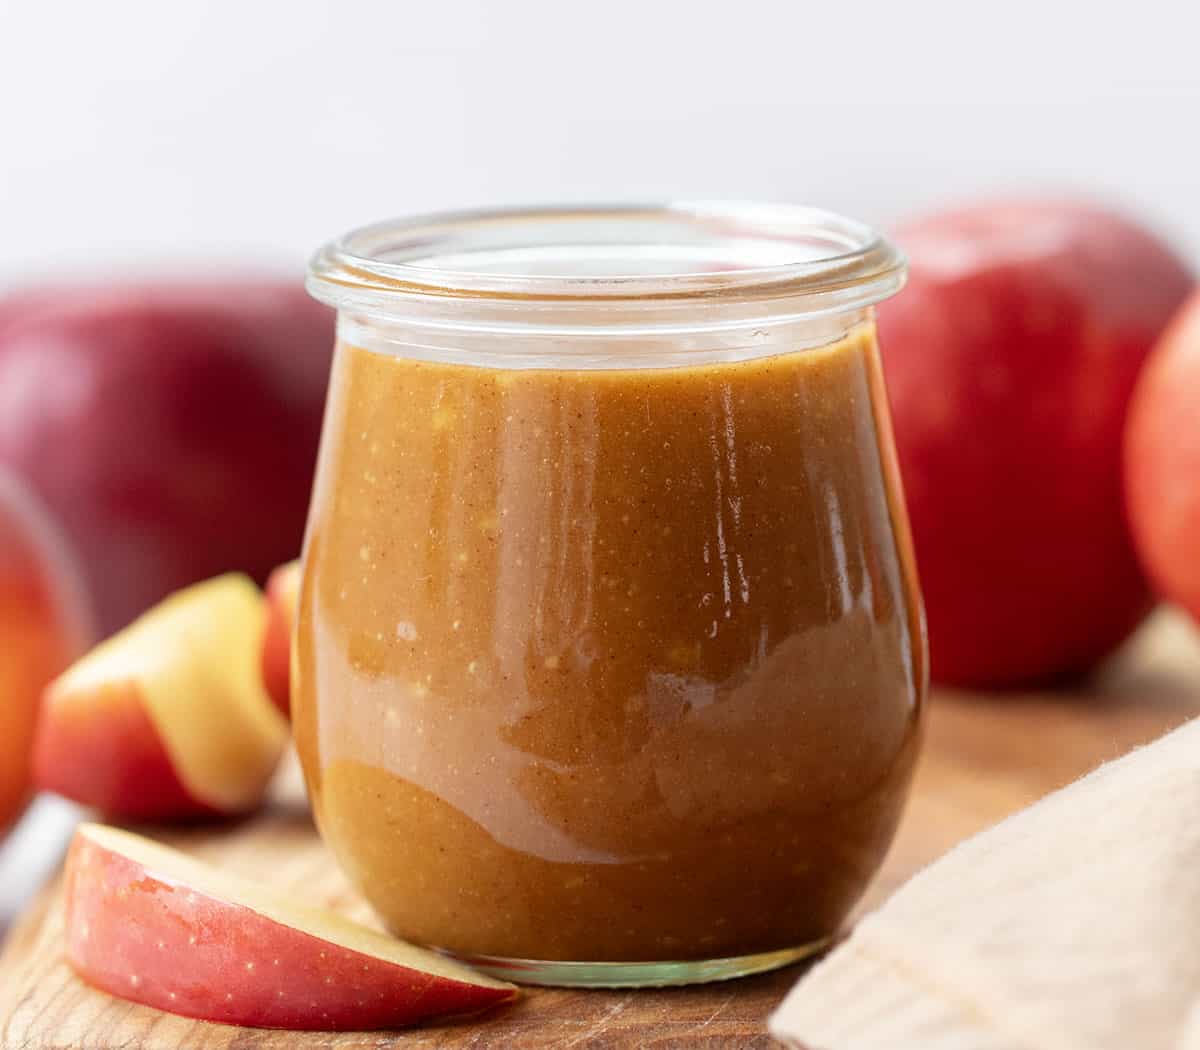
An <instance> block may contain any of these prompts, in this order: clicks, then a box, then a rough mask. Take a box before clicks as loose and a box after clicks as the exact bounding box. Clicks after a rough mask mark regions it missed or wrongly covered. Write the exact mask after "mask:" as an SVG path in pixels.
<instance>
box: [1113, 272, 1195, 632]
mask: <svg viewBox="0 0 1200 1050" xmlns="http://www.w3.org/2000/svg"><path fill="white" fill-rule="evenodd" d="M1125 494H1126V498H1127V500H1128V505H1129V521H1130V525H1131V526H1132V528H1133V535H1134V539H1135V540H1136V541H1137V546H1138V551H1139V553H1140V554H1141V557H1142V563H1143V564H1144V565H1145V567H1146V571H1147V572H1148V573H1149V574H1150V578H1151V579H1152V580H1153V581H1154V583H1155V584H1156V585H1157V586H1158V588H1159V590H1160V591H1161V592H1162V594H1163V595H1164V596H1165V597H1167V598H1169V599H1171V600H1172V601H1175V602H1178V603H1179V604H1180V605H1182V606H1183V607H1184V608H1185V609H1187V610H1188V612H1190V613H1191V614H1192V616H1193V617H1195V618H1196V620H1197V621H1200V294H1196V295H1193V296H1192V298H1191V300H1190V301H1189V302H1188V304H1187V305H1186V306H1185V307H1184V309H1183V310H1182V311H1181V312H1180V313H1179V315H1178V316H1177V318H1176V320H1174V321H1173V322H1172V323H1171V326H1170V327H1169V328H1168V329H1167V331H1166V333H1165V334H1164V335H1163V338H1162V340H1161V341H1160V343H1159V345H1158V346H1157V348H1156V349H1155V351H1154V353H1153V354H1152V355H1151V356H1150V360H1149V361H1148V362H1147V364H1146V367H1145V368H1144V369H1143V370H1142V375H1141V378H1140V379H1139V380H1138V385H1137V387H1136V388H1135V390H1134V394H1133V402H1132V404H1131V405H1130V408H1129V422H1128V425H1127V427H1126V431H1125Z"/></svg>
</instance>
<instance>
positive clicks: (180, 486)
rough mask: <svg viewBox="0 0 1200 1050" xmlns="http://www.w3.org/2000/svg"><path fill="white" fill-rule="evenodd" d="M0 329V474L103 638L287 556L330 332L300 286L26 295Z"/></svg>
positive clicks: (296, 531)
mask: <svg viewBox="0 0 1200 1050" xmlns="http://www.w3.org/2000/svg"><path fill="white" fill-rule="evenodd" d="M0 317H6V319H5V320H4V321H3V323H0V462H7V463H9V464H11V465H12V466H13V467H15V468H16V469H17V470H18V471H20V472H21V473H22V474H24V475H25V476H26V477H27V478H28V479H29V480H30V481H31V482H32V483H33V485H34V487H35V488H36V489H37V490H38V492H39V493H40V495H41V496H42V497H43V499H44V500H45V502H46V503H47V504H48V505H49V506H50V508H51V509H52V510H53V511H54V512H55V513H56V515H57V516H58V518H59V519H60V520H61V521H62V523H63V525H64V527H65V528H66V530H67V532H68V534H69V536H70V538H71V539H72V541H73V543H74V546H75V547H76V549H77V550H78V551H79V553H80V556H81V558H82V560H83V563H84V569H85V572H86V574H87V578H88V582H89V585H90V587H91V590H92V593H93V595H94V597H95V599H96V604H97V611H98V616H99V621H100V627H101V629H102V631H103V632H104V633H106V634H107V633H110V632H111V631H113V630H115V629H117V628H119V627H121V626H123V625H124V624H125V623H127V622H128V621H129V620H130V619H131V618H132V617H133V616H135V615H136V614H137V613H139V612H141V611H142V610H143V609H145V608H146V607H148V606H149V605H151V604H152V603H154V602H155V601H158V600H159V599H160V598H162V597H163V596H164V595H166V594H167V593H169V592H171V591H173V590H176V589H178V588H179V587H183V586H185V585H187V584H189V583H192V582H195V581H196V580H199V579H204V578H207V577H210V576H213V575H216V574H217V573H220V572H226V571H229V570H240V571H245V572H247V573H249V574H250V575H251V576H253V577H255V578H256V579H259V580H262V579H265V578H266V575H267V573H268V572H269V571H270V570H271V568H272V567H274V566H275V565H277V564H279V563H280V562H283V561H286V560H287V559H288V558H290V557H293V556H294V555H295V552H296V551H297V550H299V547H300V539H301V535H302V532H303V527H304V518H305V513H306V509H307V505H308V496H309V488H310V485H311V481H312V471H313V465H314V463H315V456H316V448H317V438H318V433H319V430H320V424H321V413H322V406H323V402H324V395H325V386H326V380H327V374H328V369H329V361H330V353H331V349H332V346H333V321H332V314H331V312H330V311H329V310H328V309H327V308H326V307H324V306H321V305H319V304H317V303H315V302H314V301H313V300H312V299H311V298H310V297H309V296H308V295H307V294H306V293H305V291H304V289H303V288H302V287H301V286H300V284H299V283H298V282H297V283H295V284H292V283H277V282H263V281H259V280H247V281H245V282H241V283H229V284H220V285H218V284H207V285H204V284H195V285H186V284H160V285H152V286H144V287H114V288H111V289H108V290H104V289H94V288H93V289H89V288H80V287H76V288H65V289H61V290H59V293H58V294H50V293H49V292H47V291H45V290H42V291H30V292H26V293H24V294H17V295H14V296H12V297H10V300H9V307H8V309H7V312H6V310H5V306H4V304H3V303H2V302H0Z"/></svg>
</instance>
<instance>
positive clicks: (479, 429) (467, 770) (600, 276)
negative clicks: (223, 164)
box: [293, 204, 926, 985]
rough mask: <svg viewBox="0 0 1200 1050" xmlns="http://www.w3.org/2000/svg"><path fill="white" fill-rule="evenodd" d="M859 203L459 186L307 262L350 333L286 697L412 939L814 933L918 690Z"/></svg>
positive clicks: (620, 941)
mask: <svg viewBox="0 0 1200 1050" xmlns="http://www.w3.org/2000/svg"><path fill="white" fill-rule="evenodd" d="M903 275H904V263H903V259H902V258H901V257H900V256H899V254H898V253H897V252H896V251H895V250H894V249H893V248H892V246H891V245H890V244H888V243H887V242H886V241H885V240H883V239H881V238H880V237H878V236H877V235H875V234H874V233H872V232H871V231H870V230H868V229H866V228H865V227H863V226H861V225H859V224H857V223H854V222H850V221H848V220H845V219H842V218H839V217H837V216H834V215H831V214H829V213H826V212H821V211H815V210H812V209H806V208H798V207H774V206H761V207H760V206H744V205H724V204H669V205H663V206H648V207H612V208H579V209H562V210H555V209H544V210H541V209H539V210H526V211H499V212H476V213H462V214H447V215H438V216H433V217H428V218H423V219H415V220H411V221H403V222H393V223H385V224H382V225H378V226H372V227H368V228H366V229H362V230H358V231H356V232H354V233H351V234H349V235H347V236H345V237H343V238H342V239H340V240H338V241H335V242H334V243H332V244H330V245H329V246H327V247H326V248H325V249H324V250H323V251H321V252H320V253H319V254H318V255H317V256H316V258H315V259H314V261H313V265H312V272H311V276H310V280H309V287H310V289H311V291H312V292H313V294H315V295H316V296H317V297H318V298H320V299H322V300H323V301H325V302H327V303H331V304H332V305H334V306H335V307H337V309H338V347H337V352H336V358H335V361H334V364H333V375H332V383H331V386H330V391H329V401H328V406H327V409H326V419H325V428H324V434H323V438H322V446H321V453H320V458H319V463H318V467H317V475H316V482H315V487H314V493H313V502H312V507H311V510H310V517H309V524H308V534H307V539H306V542H305V553H304V580H303V585H302V588H301V596H300V605H299V614H298V626H297V635H296V656H295V664H294V675H295V678H294V681H295V686H294V690H295V691H294V699H293V704H294V718H295V731H296V740H297V744H298V747H299V750H300V755H301V759H302V761H303V764H304V770H305V775H306V778H307V781H308V785H309V789H310V793H311V797H312V802H313V807H314V812H315V814H316V819H317V822H318V825H319V827H320V829H321V832H322V834H323V835H324V837H325V839H326V841H327V842H328V843H329V845H330V846H331V847H332V849H333V851H334V853H335V854H336V855H337V857H338V859H339V861H340V863H341V864H342V865H343V867H344V868H345V871H346V872H347V874H348V875H349V877H350V878H351V880H352V881H353V882H354V883H355V884H356V885H357V886H358V887H359V888H360V889H361V890H362V892H363V893H364V894H365V896H366V897H367V899H368V900H369V901H370V902H371V904H372V905H373V906H374V907H375V909H376V910H377V911H378V912H379V914H380V915H381V916H382V917H383V919H384V920H385V922H386V923H387V925H388V926H389V928H390V929H391V930H393V931H394V932H395V933H396V934H397V935H398V936H400V937H403V938H406V939H408V940H411V941H415V942H418V943H422V944H428V945H433V946H436V947H438V948H441V949H443V950H446V951H448V952H451V953H453V954H454V955H457V956H459V957H461V958H463V959H465V960H467V961H469V962H471V963H473V964H474V965H476V966H478V967H480V968H482V969H484V970H487V971H489V972H492V973H496V974H500V975H503V976H506V977H509V978H511V979H515V980H519V981H524V982H527V983H552V984H580V985H585V984H591V985H636V984H669V983H684V982H689V981H697V980H706V979H712V978H717V977H729V976H734V975H737V974H743V973H749V972H754V971H757V970H762V969H766V968H769V967H773V966H777V965H781V964H783V963H785V962H789V961H791V960H793V959H796V958H799V957H800V956H802V955H804V954H806V953H808V952H811V951H813V950H814V949H815V948H817V947H819V946H821V945H823V944H824V943H825V942H826V941H827V940H828V938H829V937H830V935H831V934H832V933H834V932H835V930H836V929H837V927H838V925H839V923H841V922H842V920H843V919H844V918H845V916H846V914H847V913H848V911H849V910H850V908H851V907H852V905H853V904H854V902H855V901H856V900H857V899H858V897H859V896H860V894H861V893H862V891H863V889H864V887H865V886H866V884H867V882H868V881H869V879H870V878H871V876H872V874H873V873H874V872H875V871H876V869H877V868H878V866H879V864H880V863H881V861H882V858H883V856H884V853H885V851H886V850H887V847H888V844H889V842H890V840H891V838H892V835H893V833H894V830H895V827H896V823H897V820H898V818H899V815H900V811H901V808H902V805H903V802H904V799H905V796H906V794H907V790H908V784H909V779H910V775H911V773H912V768H913V762H914V758H915V756H916V752H917V746H918V740H919V731H918V726H919V721H920V714H921V708H922V701H923V698H924V695H925V691H926V648H925V637H924V624H923V615H922V611H921V604H920V598H919V594H918V588H917V579H916V572H915V568H914V564H913V555H912V549H911V543H910V540H909V535H908V526H907V521H906V517H905V510H904V502H903V498H902V494H901V490H900V482H899V477H898V475H897V468H896V460H895V454H894V449H893V445H892V437H891V430H890V424H889V420H888V411H887V402H886V396H885V392H884V387H883V381H882V378H881V374H880V365H879V358H878V353H877V348H876V342H875V328H874V322H873V317H872V309H871V307H872V304H874V303H875V302H877V301H878V300H880V299H881V298H883V297H885V296H887V295H890V294H892V293H893V292H895V291H896V290H897V289H898V288H899V287H900V286H901V284H902V283H903Z"/></svg>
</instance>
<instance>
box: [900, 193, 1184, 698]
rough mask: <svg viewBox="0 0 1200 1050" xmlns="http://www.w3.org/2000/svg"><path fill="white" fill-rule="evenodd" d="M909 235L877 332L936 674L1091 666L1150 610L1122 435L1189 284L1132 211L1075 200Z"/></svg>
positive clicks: (1048, 671) (1036, 675) (1027, 674)
mask: <svg viewBox="0 0 1200 1050" xmlns="http://www.w3.org/2000/svg"><path fill="white" fill-rule="evenodd" d="M897 239H898V240H899V242H900V244H901V245H902V247H903V248H904V249H905V250H906V251H907V253H908V255H909V259H910V264H911V270H910V279H909V284H908V288H907V289H906V290H905V291H904V292H903V293H902V294H901V295H899V296H897V297H896V298H895V299H893V300H891V301H889V302H887V303H884V304H883V305H882V306H881V307H880V310H879V329H880V340H881V347H882V353H883V358H884V366H885V371H886V374H887V380H888V385H889V390H890V394H891V402H892V409H893V416H894V423H895V432H896V443H897V448H898V452H899V457H900V464H901V472H902V474H903V477H904V484H905V489H906V493H907V500H908V506H909V514H910V517H911V519H912V528H913V535H914V540H915V543H916V550H917V562H918V567H919V569H920V574H921V582H922V587H923V590H924V594H925V602H926V608H927V612H928V616H929V637H930V655H931V667H932V674H933V676H934V678H936V679H937V680H939V681H941V682H945V683H951V684H957V685H962V686H977V687H982V686H993V687H995V686H1000V687H1004V686H1016V685H1020V684H1029V683H1037V682H1046V681H1052V680H1055V679H1059V678H1062V677H1065V676H1069V675H1073V674H1076V673H1079V672H1083V671H1086V670H1087V669H1089V668H1090V667H1092V666H1093V665H1094V664H1095V663H1096V662H1097V661H1098V660H1100V659H1101V658H1102V657H1103V656H1104V655H1105V654H1107V653H1108V652H1109V651H1110V650H1112V649H1113V648H1114V647H1115V646H1116V645H1117V644H1118V643H1119V642H1120V641H1121V640H1122V639H1123V638H1125V636H1126V635H1128V634H1129V633H1130V631H1131V630H1133V628H1134V627H1136V626H1137V624H1138V623H1139V621H1140V620H1141V619H1142V617H1143V615H1144V614H1145V612H1146V611H1147V609H1148V608H1149V605H1150V593H1149V590H1148V586H1147V584H1146V582H1145V580H1144V578H1143V575H1142V573H1141V571H1140V569H1139V567H1138V562H1137V558H1136V556H1135V554H1134V551H1133V545H1132V542H1131V539H1130V536H1129V531H1128V528H1127V526H1126V522H1125V515H1124V506H1123V499H1122V491H1121V469H1120V464H1121V442H1122V433H1123V428H1124V422H1125V415H1126V411H1127V407H1128V403H1129V398H1130V395H1131V392H1132V390H1133V386H1134V382H1135V380H1136V379H1137V375H1138V371H1139V369H1140V368H1141V365H1142V362H1143V360H1144V359H1145V357H1146V355H1147V354H1148V353H1149V351H1150V348H1151V347H1152V346H1153V344H1154V341H1155V340H1156V339H1157V338H1158V336H1159V334H1160V332H1161V331H1162V329H1163V327H1164V326H1165V325H1166V323H1167V321H1168V319H1169V318H1170V317H1171V315H1172V313H1173V312H1174V311H1175V310H1176V309H1177V308H1178V306H1179V304H1180V303H1181V302H1182V301H1183V299H1184V298H1185V297H1186V296H1187V294H1188V291H1189V289H1190V288H1191V286H1192V277H1191V274H1190V273H1189V272H1188V270H1187V268H1186V266H1185V265H1184V264H1183V263H1182V262H1181V261H1180V260H1179V259H1178V258H1177V257H1176V256H1175V255H1174V254H1173V253H1172V252H1171V251H1170V249H1169V248H1168V247H1167V246H1166V245H1165V244H1163V242H1162V241H1160V240H1159V239H1157V238H1156V237H1155V236H1154V235H1152V234H1151V233H1149V232H1147V231H1146V230H1144V229H1142V228H1141V227H1140V226H1138V225H1137V224H1135V223H1134V222H1132V221H1130V220H1129V219H1127V218H1124V217H1122V216H1120V215H1118V214H1115V213H1113V212H1111V211H1108V210H1105V209H1103V208H1100V207H1095V206H1090V205H1087V204H1081V203H1075V202H1071V201H1063V200H1013V201H990V202H984V203H979V204H976V205H974V206H970V207H965V208H962V209H960V210H956V211H948V212H944V213H942V214H939V215H933V216H930V217H928V218H924V219H920V220H918V221H915V222H912V223H910V224H908V225H907V226H904V227H903V228H901V229H900V230H898V231H897Z"/></svg>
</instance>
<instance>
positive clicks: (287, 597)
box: [262, 561, 300, 715]
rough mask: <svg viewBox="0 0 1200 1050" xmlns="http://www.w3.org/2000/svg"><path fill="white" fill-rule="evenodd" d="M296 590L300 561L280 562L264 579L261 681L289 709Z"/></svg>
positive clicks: (274, 698)
mask: <svg viewBox="0 0 1200 1050" xmlns="http://www.w3.org/2000/svg"><path fill="white" fill-rule="evenodd" d="M299 594H300V562H299V561H290V562H288V563H287V564H286V565H280V566H279V567H278V568H277V569H275V571H274V572H272V573H271V576H270V578H269V579H268V580H267V629H266V631H265V632H264V633H263V646H262V675H263V684H264V685H265V686H266V687H267V692H268V693H269V694H270V696H271V699H272V700H274V701H275V706H276V707H278V708H279V710H280V711H282V712H283V713H284V714H285V715H286V714H289V713H290V711H291V685H290V683H291V658H292V626H293V625H294V624H295V622H296V599H297V598H298V597H299Z"/></svg>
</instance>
